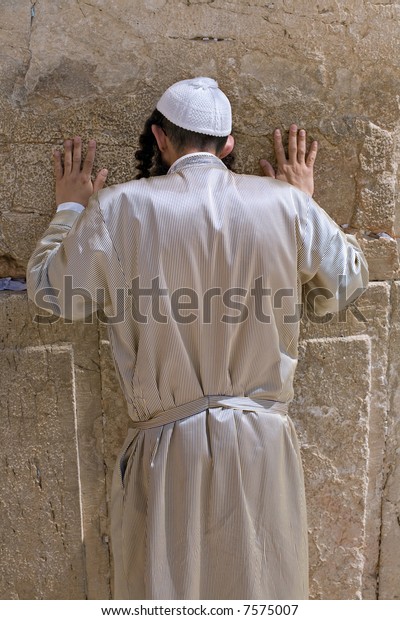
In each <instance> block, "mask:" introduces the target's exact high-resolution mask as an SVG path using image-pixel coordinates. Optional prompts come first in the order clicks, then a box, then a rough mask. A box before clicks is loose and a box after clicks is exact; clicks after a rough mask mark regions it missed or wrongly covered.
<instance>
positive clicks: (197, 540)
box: [28, 153, 368, 599]
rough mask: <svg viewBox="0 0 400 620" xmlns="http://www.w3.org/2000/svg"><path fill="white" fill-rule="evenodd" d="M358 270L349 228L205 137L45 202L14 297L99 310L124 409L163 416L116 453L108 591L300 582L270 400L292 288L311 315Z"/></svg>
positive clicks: (295, 451)
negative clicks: (45, 219) (205, 149)
mask: <svg viewBox="0 0 400 620" xmlns="http://www.w3.org/2000/svg"><path fill="white" fill-rule="evenodd" d="M340 275H342V276H343V275H344V276H345V277H346V285H347V288H346V291H344V292H343V291H341V292H340V291H339V276H340ZM66 276H69V280H68V278H66ZM71 276H72V280H71ZM367 282H368V270H367V266H366V263H365V258H364V256H363V254H362V252H361V250H360V248H359V246H358V244H357V242H356V240H355V238H354V237H352V236H350V235H347V236H346V235H345V234H344V233H343V232H342V231H341V230H340V229H339V227H338V226H337V225H336V224H335V223H334V222H333V221H332V220H331V219H330V218H329V216H328V215H327V214H326V213H325V212H324V211H323V210H322V209H321V208H320V207H319V206H318V205H317V204H316V203H315V202H314V201H313V200H312V199H311V198H310V197H309V196H307V195H306V194H304V193H303V192H301V191H299V190H297V189H295V188H294V187H292V186H291V185H288V184H287V183H283V182H280V181H277V180H275V179H270V178H265V177H256V176H250V175H238V174H235V173H233V172H231V171H229V170H227V168H226V167H225V166H224V164H223V163H222V162H221V161H220V160H219V159H218V158H217V157H215V156H214V155H211V154H207V153H195V154H190V155H186V156H184V157H181V158H180V159H178V160H177V161H176V162H175V163H174V164H173V165H172V167H171V168H170V170H169V172H168V174H167V175H166V176H162V177H155V178H150V179H141V180H139V181H130V182H128V183H124V184H121V185H116V186H113V187H109V188H106V189H103V190H102V191H100V192H99V193H98V194H97V195H94V196H93V197H92V199H91V202H90V204H89V207H88V208H87V209H86V210H85V211H84V212H83V213H82V214H81V215H78V214H77V213H75V212H73V211H70V210H65V211H62V212H59V213H57V214H56V215H55V217H54V219H53V220H52V222H51V224H50V226H49V228H48V230H47V231H46V232H45V234H44V236H43V238H42V239H41V241H39V243H38V245H37V247H36V249H35V252H34V254H33V255H32V257H31V259H30V262H29V266H28V291H29V296H30V298H31V299H33V300H36V303H37V304H38V305H39V306H41V307H42V308H44V309H47V310H49V309H51V310H52V311H53V312H55V313H57V314H61V315H63V316H68V317H72V318H74V319H82V318H84V317H85V316H87V315H88V314H90V313H91V312H92V311H93V310H96V309H103V310H104V313H105V315H106V316H107V317H109V336H110V341H111V344H112V349H113V354H114V358H115V364H116V369H117V373H118V375H119V378H120V382H121V386H122V389H123V391H124V394H125V397H126V400H127V403H128V408H129V413H130V416H131V417H132V420H134V421H138V420H142V421H143V420H148V419H153V418H157V417H159V416H161V418H160V420H162V423H161V422H157V420H156V422H155V423H156V424H158V423H160V424H161V425H159V426H155V427H153V428H148V429H143V428H142V429H140V428H134V429H133V430H131V431H130V434H129V436H128V438H127V440H126V442H125V445H124V446H123V448H122V450H121V453H120V457H119V458H118V461H117V463H116V467H115V471H114V479H113V489H112V515H111V520H112V548H113V553H114V560H115V598H117V599H123V598H124V599H306V598H307V597H308V549H307V515H306V505H305V495H304V480H303V470H302V464H301V457H300V451H299V445H298V441H297V437H296V432H295V429H294V425H293V422H292V420H291V419H290V418H289V417H288V415H287V407H286V403H287V402H288V401H290V399H291V398H292V397H293V374H294V372H295V368H296V363H297V344H298V336H299V316H300V314H301V312H300V309H301V305H300V304H301V289H302V285H305V286H304V290H305V293H307V295H308V297H307V299H308V302H310V303H311V304H313V307H314V311H315V312H316V313H317V314H324V313H327V312H334V311H336V310H337V309H338V308H340V307H343V306H344V305H345V304H346V303H348V301H349V299H350V298H351V299H355V298H356V297H357V296H358V295H360V294H361V292H362V290H363V289H364V288H365V287H366V285H367ZM342 284H343V280H342ZM71 287H72V288H73V289H74V290H73V291H72V292H73V293H75V294H74V295H73V296H72V302H71ZM152 287H153V288H152ZM43 289H45V291H43ZM76 289H80V290H79V291H77V290H76ZM139 289H141V290H139ZM146 289H147V291H146ZM44 293H46V294H44ZM78 293H80V294H78ZM229 397H231V398H232V397H237V398H236V399H235V400H229ZM224 399H225V402H224V403H223V404H221V403H220V400H222V401H223V400H224ZM264 399H266V400H264ZM271 401H273V402H276V403H277V404H273V403H271ZM263 402H264V403H265V406H263ZM187 403H189V404H187ZM260 403H261V404H260ZM271 405H272V406H271ZM182 406H183V407H182ZM176 411H181V412H182V411H184V413H185V415H187V414H188V412H189V413H192V414H193V415H190V416H189V417H186V418H184V419H180V420H177V419H175V421H174V412H176ZM164 412H168V413H166V414H164ZM163 415H164V417H163ZM171 416H172V417H171ZM175 417H176V416H175ZM178 417H179V416H178ZM168 419H172V420H173V421H168ZM166 420H167V421H166Z"/></svg>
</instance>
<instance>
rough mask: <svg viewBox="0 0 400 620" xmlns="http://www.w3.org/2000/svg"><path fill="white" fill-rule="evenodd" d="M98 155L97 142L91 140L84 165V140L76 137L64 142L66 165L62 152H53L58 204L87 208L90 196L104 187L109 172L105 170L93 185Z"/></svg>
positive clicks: (101, 171) (99, 174)
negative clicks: (94, 165) (68, 203)
mask: <svg viewBox="0 0 400 620" xmlns="http://www.w3.org/2000/svg"><path fill="white" fill-rule="evenodd" d="M95 154H96V142H95V140H89V145H88V151H87V155H86V157H85V160H84V162H83V165H82V166H81V163H82V140H81V138H80V136H75V138H74V139H73V140H65V141H64V165H63V162H62V157H61V153H60V151H58V150H56V151H54V152H53V160H54V173H55V177H56V203H57V206H58V205H60V204H61V203H63V202H78V203H79V204H81V205H83V206H84V207H87V205H88V202H89V198H90V196H91V195H92V194H93V193H94V192H97V191H98V190H99V189H101V188H102V187H103V186H104V183H105V181H106V178H107V174H108V171H107V170H106V169H105V168H103V169H102V170H100V172H99V173H98V175H97V177H96V179H95V181H94V183H92V171H93V164H94V157H95Z"/></svg>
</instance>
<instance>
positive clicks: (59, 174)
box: [53, 151, 64, 181]
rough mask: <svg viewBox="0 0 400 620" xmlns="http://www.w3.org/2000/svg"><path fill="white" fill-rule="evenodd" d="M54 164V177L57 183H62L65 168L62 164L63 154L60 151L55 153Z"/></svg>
mask: <svg viewBox="0 0 400 620" xmlns="http://www.w3.org/2000/svg"><path fill="white" fill-rule="evenodd" d="M53 163H54V175H55V177H56V181H61V179H62V178H63V173H64V171H63V167H62V163H61V153H60V151H53Z"/></svg>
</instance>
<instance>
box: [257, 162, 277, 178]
mask: <svg viewBox="0 0 400 620" xmlns="http://www.w3.org/2000/svg"><path fill="white" fill-rule="evenodd" d="M260 166H261V169H262V171H263V173H264V175H265V176H266V177H272V178H273V179H275V170H274V169H273V167H272V166H271V164H270V163H269V161H267V160H266V159H260Z"/></svg>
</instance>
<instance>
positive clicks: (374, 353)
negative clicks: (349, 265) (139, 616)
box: [292, 283, 391, 599]
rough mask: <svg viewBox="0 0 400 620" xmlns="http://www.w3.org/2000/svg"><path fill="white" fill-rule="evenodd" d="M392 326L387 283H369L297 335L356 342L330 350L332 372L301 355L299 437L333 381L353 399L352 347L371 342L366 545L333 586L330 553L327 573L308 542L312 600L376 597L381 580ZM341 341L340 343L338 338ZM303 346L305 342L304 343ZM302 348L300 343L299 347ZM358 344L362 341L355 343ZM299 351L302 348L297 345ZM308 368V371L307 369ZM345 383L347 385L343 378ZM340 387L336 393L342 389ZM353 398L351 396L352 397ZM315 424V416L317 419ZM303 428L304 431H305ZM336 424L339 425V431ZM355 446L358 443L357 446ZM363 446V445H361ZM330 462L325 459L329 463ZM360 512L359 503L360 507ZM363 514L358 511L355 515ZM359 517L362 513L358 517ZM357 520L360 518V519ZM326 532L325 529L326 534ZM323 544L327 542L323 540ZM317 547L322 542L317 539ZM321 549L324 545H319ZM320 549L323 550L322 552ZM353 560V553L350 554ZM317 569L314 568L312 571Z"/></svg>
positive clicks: (296, 406) (364, 479) (359, 366)
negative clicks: (323, 378)
mask: <svg viewBox="0 0 400 620" xmlns="http://www.w3.org/2000/svg"><path fill="white" fill-rule="evenodd" d="M390 324H391V304H390V286H389V285H388V284H386V283H372V284H371V285H370V287H369V289H368V291H367V292H366V293H364V294H363V295H362V296H361V297H360V298H359V299H358V300H357V301H356V303H355V304H353V305H351V306H350V307H349V308H348V309H346V310H344V311H342V312H341V313H339V314H338V315H335V316H327V317H324V318H320V317H315V316H313V315H312V313H310V312H308V313H306V314H305V316H304V321H303V323H302V329H301V335H302V341H304V342H306V343H308V344H312V343H313V341H314V339H316V340H317V342H320V341H321V342H323V341H324V339H328V340H330V339H333V341H334V342H336V340H335V339H337V345H335V347H333V349H335V351H336V350H338V351H339V350H340V347H341V346H343V347H346V344H345V343H346V342H349V343H352V342H353V340H354V339H355V340H354V343H355V344H354V351H353V348H352V344H349V345H348V346H347V347H346V352H345V353H344V355H345V357H344V358H343V360H341V361H340V360H337V357H336V353H335V351H332V356H333V357H332V368H333V370H334V371H335V374H334V375H333V374H331V363H330V362H329V359H328V358H326V360H325V361H323V362H321V360H320V359H319V358H316V359H315V361H314V360H313V359H312V356H311V357H310V356H308V357H307V358H303V359H302V360H301V361H300V363H299V368H298V373H297V376H296V381H295V400H294V403H293V405H292V411H293V412H294V413H295V415H294V421H295V424H299V431H300V435H301V436H303V435H302V433H303V432H306V431H307V432H309V427H310V425H312V424H314V423H315V419H314V418H313V416H312V407H314V402H321V398H322V399H324V400H325V401H326V402H325V405H327V403H329V406H331V407H335V399H336V398H337V397H340V394H339V393H338V394H337V395H336V393H335V382H338V385H340V386H341V388H340V390H344V391H345V393H346V395H347V396H346V398H348V399H349V400H350V401H351V399H353V392H352V391H351V390H350V389H349V387H350V386H351V385H352V381H353V377H354V373H356V372H357V371H359V372H360V373H363V376H365V372H366V366H365V365H366V360H365V359H364V358H365V356H364V357H362V356H361V353H360V352H359V351H358V349H357V346H356V341H357V338H361V339H362V338H364V337H368V338H369V342H370V347H371V349H370V351H371V352H370V360H371V361H370V374H371V378H370V382H371V387H370V390H368V391H365V394H364V396H365V398H366V399H367V401H368V403H369V404H368V406H369V416H368V421H367V429H366V431H365V440H366V442H367V445H368V451H369V454H370V457H369V458H367V457H365V459H364V461H363V462H364V466H363V467H360V469H359V471H358V472H357V475H358V476H359V483H360V485H364V484H367V490H366V497H365V498H364V500H363V501H364V502H365V503H366V505H367V511H366V514H365V521H364V525H363V528H364V529H365V532H364V543H363V547H361V546H357V545H356V547H357V549H358V551H357V554H358V558H359V560H357V563H356V564H355V565H351V567H350V566H348V571H349V574H348V578H347V579H348V580H347V581H346V580H345V587H344V588H343V590H340V588H339V587H338V586H336V585H335V581H334V580H335V578H336V577H335V575H336V568H334V563H335V561H334V557H333V555H332V556H331V557H330V561H331V562H333V564H331V568H332V570H331V571H330V572H329V571H328V566H327V567H326V572H325V569H323V570H322V567H323V565H324V562H323V554H322V556H319V552H318V549H317V547H315V546H313V545H314V543H311V542H310V545H311V546H312V547H313V559H312V561H311V563H310V570H311V574H312V575H313V578H312V593H313V596H315V597H316V598H319V597H322V598H336V597H337V598H347V597H348V598H358V597H360V595H361V596H362V598H366V599H374V598H377V591H378V580H379V554H380V536H381V531H380V528H381V495H382V488H383V486H384V455H385V432H386V425H387V415H388V412H387V396H388V391H387V390H388V388H387V368H388V346H389V328H390ZM342 340H343V345H341V344H340V343H341V341H342ZM308 344H307V346H308ZM303 346H304V345H303ZM358 346H360V345H358ZM301 350H302V349H301ZM321 363H322V365H323V368H324V371H325V370H326V372H327V373H328V377H330V378H331V379H332V383H333V386H332V388H331V389H330V391H326V393H325V390H327V388H325V385H326V384H325V383H324V385H323V387H322V388H321V386H320V384H319V383H318V382H316V381H315V380H314V379H313V377H318V376H319V372H320V370H319V366H320V364H321ZM308 366H310V368H311V371H309V370H308ZM304 373H306V374H304ZM303 375H304V376H305V377H306V379H307V380H309V381H312V382H313V385H312V386H311V387H310V388H307V389H308V391H307V402H306V405H305V406H303V404H302V402H301V398H300V395H301V394H302V390H303V389H304V386H303V383H304V382H305V381H303V379H302V377H303ZM347 381H348V382H349V387H348V386H347V383H346V382H347ZM340 390H338V392H340ZM354 390H355V391H354V397H356V402H355V408H356V410H360V406H361V405H360V398H362V396H363V395H362V394H360V393H358V392H357V388H356V387H355V388H354ZM353 402H354V399H353ZM316 422H317V423H318V418H317V419H316ZM302 429H305V430H304V431H303V430H302ZM339 431H340V428H338V432H339ZM320 441H321V444H320V445H321V449H322V450H324V449H325V441H326V439H325V437H324V436H323V435H322V436H321V439H320ZM356 447H357V446H356ZM360 449H361V448H360ZM307 458H308V453H307V455H305V467H306V469H307V471H308V469H309V471H310V473H312V471H313V467H314V462H312V463H311V462H310V466H308V464H307ZM355 458H356V460H355V463H358V464H359V465H360V463H362V459H361V460H360V458H359V456H357V454H356V455H355ZM328 465H329V463H328ZM306 479H307V476H306ZM309 501H311V506H313V508H312V513H313V512H315V511H316V512H318V511H319V510H320V507H317V504H316V503H315V502H318V501H319V500H317V497H316V496H314V494H313V493H311V491H310V492H309ZM359 510H361V507H360V508H359ZM359 514H361V513H359ZM360 519H361V517H360ZM360 524H361V521H360ZM325 534H326V535H328V536H329V532H325ZM325 534H324V533H322V532H317V530H314V526H313V537H314V538H316V537H317V538H320V540H323V537H324V535H325ZM324 544H325V543H324ZM319 545H320V546H321V544H320V543H319ZM326 547H327V549H328V550H329V552H328V554H333V549H332V548H331V544H330V543H327V544H326ZM360 549H362V553H363V554H364V563H363V564H362V562H361V560H360V558H361V556H360V555H359V553H360ZM321 550H322V547H321ZM350 551H351V552H350V553H349V556H348V557H349V558H350V559H351V558H352V554H353V552H354V549H352V550H350ZM321 552H322V551H321ZM353 560H354V557H353ZM317 567H319V568H318V570H316V569H317Z"/></svg>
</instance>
